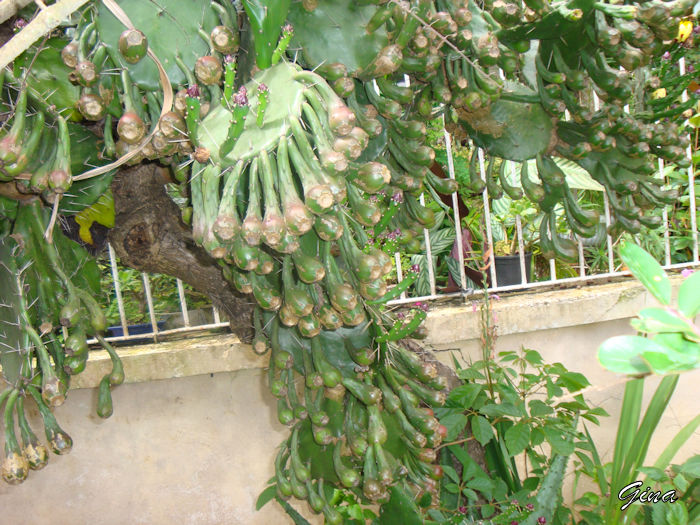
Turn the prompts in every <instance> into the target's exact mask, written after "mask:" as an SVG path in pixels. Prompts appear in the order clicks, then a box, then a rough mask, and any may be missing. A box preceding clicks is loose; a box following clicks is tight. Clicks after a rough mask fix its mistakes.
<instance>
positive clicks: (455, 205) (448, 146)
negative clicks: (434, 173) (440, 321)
mask: <svg viewBox="0 0 700 525" xmlns="http://www.w3.org/2000/svg"><path fill="white" fill-rule="evenodd" d="M442 125H443V128H442V131H443V134H444V136H445V151H446V153H447V173H448V175H449V176H450V178H451V179H455V178H456V177H455V164H454V158H453V157H452V136H450V134H449V133H448V132H447V130H446V129H445V127H444V126H445V115H444V114H443V116H442ZM452 210H453V211H454V215H455V240H456V241H457V246H458V250H457V260H458V261H459V278H460V279H461V280H462V281H461V283H460V285H459V286H460V288H461V289H462V290H464V289H466V287H467V272H466V271H465V270H464V249H463V244H462V243H463V241H462V219H461V218H460V216H459V194H458V193H457V192H456V191H455V192H454V193H452Z"/></svg>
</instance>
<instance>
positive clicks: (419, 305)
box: [415, 301, 430, 312]
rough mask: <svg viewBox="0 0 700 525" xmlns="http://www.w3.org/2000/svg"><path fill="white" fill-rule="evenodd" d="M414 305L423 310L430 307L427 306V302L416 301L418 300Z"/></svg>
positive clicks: (425, 310)
mask: <svg viewBox="0 0 700 525" xmlns="http://www.w3.org/2000/svg"><path fill="white" fill-rule="evenodd" d="M415 306H416V308H420V309H421V310H423V311H424V312H427V311H428V309H429V308H430V307H429V306H428V304H427V303H424V302H423V301H418V302H417V303H416V304H415Z"/></svg>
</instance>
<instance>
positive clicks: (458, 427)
mask: <svg viewBox="0 0 700 525" xmlns="http://www.w3.org/2000/svg"><path fill="white" fill-rule="evenodd" d="M440 423H442V424H443V425H444V426H445V427H446V428H447V437H446V438H445V439H446V440H447V441H454V440H455V439H457V436H459V434H460V432H462V430H464V427H465V426H466V424H467V416H465V415H464V414H451V415H449V416H446V417H444V418H442V419H441V420H440Z"/></svg>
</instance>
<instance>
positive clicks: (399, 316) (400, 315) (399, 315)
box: [396, 312, 406, 319]
mask: <svg viewBox="0 0 700 525" xmlns="http://www.w3.org/2000/svg"><path fill="white" fill-rule="evenodd" d="M396 318H397V319H406V314H405V313H403V312H399V313H397V314H396Z"/></svg>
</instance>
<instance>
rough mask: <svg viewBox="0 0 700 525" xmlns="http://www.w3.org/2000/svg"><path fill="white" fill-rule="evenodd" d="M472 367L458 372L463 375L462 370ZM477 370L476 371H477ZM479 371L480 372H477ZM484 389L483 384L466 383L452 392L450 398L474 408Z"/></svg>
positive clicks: (466, 407)
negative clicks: (473, 405) (475, 401)
mask: <svg viewBox="0 0 700 525" xmlns="http://www.w3.org/2000/svg"><path fill="white" fill-rule="evenodd" d="M468 371H470V369H468V368H465V369H464V370H460V371H459V372H457V375H458V376H460V377H461V374H462V372H468ZM475 372H476V371H475ZM477 373H478V372H477ZM482 390H483V386H482V385H480V384H477V383H470V384H466V385H461V386H458V387H457V388H455V389H454V390H453V391H452V392H450V395H449V398H448V399H449V400H450V401H453V402H455V403H457V404H458V405H459V406H461V407H463V408H464V409H465V410H466V409H470V408H472V404H473V403H474V400H475V399H476V398H477V396H478V395H479V393H480V392H481V391H482ZM443 424H444V423H443Z"/></svg>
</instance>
